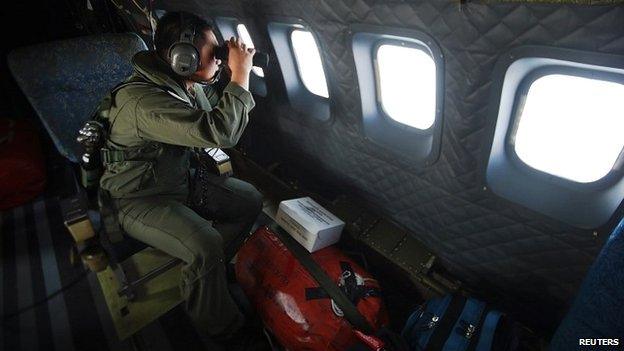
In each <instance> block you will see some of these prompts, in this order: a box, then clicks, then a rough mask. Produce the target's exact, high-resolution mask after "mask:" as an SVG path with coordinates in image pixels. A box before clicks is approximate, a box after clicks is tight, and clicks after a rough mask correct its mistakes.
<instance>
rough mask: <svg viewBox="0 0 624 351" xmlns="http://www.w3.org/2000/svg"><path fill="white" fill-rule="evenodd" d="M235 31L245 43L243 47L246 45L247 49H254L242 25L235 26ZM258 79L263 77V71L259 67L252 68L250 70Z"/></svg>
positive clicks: (247, 32)
mask: <svg viewBox="0 0 624 351" xmlns="http://www.w3.org/2000/svg"><path fill="white" fill-rule="evenodd" d="M236 31H237V32H238V35H239V36H240V38H241V39H242V40H243V42H244V43H245V45H247V46H248V47H249V48H255V46H254V43H253V41H252V40H251V35H249V31H248V30H247V27H245V25H244V24H242V23H239V24H238V25H237V26H236ZM251 70H252V71H253V72H254V73H255V74H256V75H257V76H258V77H264V70H263V69H262V68H260V67H253V68H252V69H251Z"/></svg>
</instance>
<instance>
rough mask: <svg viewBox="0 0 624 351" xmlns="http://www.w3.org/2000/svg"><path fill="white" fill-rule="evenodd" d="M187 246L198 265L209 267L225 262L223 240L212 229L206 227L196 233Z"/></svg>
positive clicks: (187, 242)
mask: <svg viewBox="0 0 624 351" xmlns="http://www.w3.org/2000/svg"><path fill="white" fill-rule="evenodd" d="M185 244H186V246H187V247H188V249H189V250H190V251H191V253H192V255H193V261H195V262H196V263H197V264H200V265H208V264H211V263H214V262H218V261H221V262H222V261H223V257H224V255H223V238H222V237H221V235H220V234H219V233H218V232H217V231H215V230H214V229H212V227H204V228H201V229H200V230H198V231H196V232H195V233H194V235H193V236H192V237H191V238H189V240H187V241H186V243H185ZM191 263H193V262H191Z"/></svg>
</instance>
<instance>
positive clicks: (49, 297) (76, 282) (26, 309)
mask: <svg viewBox="0 0 624 351" xmlns="http://www.w3.org/2000/svg"><path fill="white" fill-rule="evenodd" d="M89 273H91V271H89V270H85V271H83V272H81V273H80V275H78V277H76V278H75V279H74V280H72V281H71V282H70V283H69V284H67V285H65V286H63V287H61V288H60V289H58V290H57V291H55V292H53V293H52V294H50V295H48V296H46V297H44V298H43V299H41V300H39V301H36V302H34V303H32V304H31V305H28V306H25V307H22V308H20V309H18V310H17V311H15V312H11V313H8V314H5V315H2V320H3V322H4V321H5V320H7V319H11V318H15V317H17V316H19V315H21V314H22V313H24V312H26V311H29V310H32V309H33V308H36V307H38V306H39V305H42V304H44V303H45V302H48V301H49V300H50V299H52V298H54V297H56V296H58V295H59V294H61V293H63V292H65V291H67V290H69V289H71V288H72V287H74V286H75V285H76V284H78V283H80V282H81V281H82V280H83V279H84V278H85V277H86V276H87V275H89Z"/></svg>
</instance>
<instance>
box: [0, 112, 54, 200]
mask: <svg viewBox="0 0 624 351" xmlns="http://www.w3.org/2000/svg"><path fill="white" fill-rule="evenodd" d="M0 165H1V166H0V210H6V209H9V208H11V207H15V206H18V205H21V204H23V203H25V202H28V201H30V200H32V199H33V198H34V197H36V196H37V195H39V194H40V193H41V192H42V191H43V188H44V187H45V181H46V173H45V166H44V163H43V157H42V155H41V147H40V145H39V137H38V136H37V131H36V130H35V129H34V128H33V127H32V126H31V125H30V123H28V122H27V121H23V120H11V119H0Z"/></svg>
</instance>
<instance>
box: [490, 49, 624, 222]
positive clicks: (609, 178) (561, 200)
mask: <svg viewBox="0 0 624 351" xmlns="http://www.w3.org/2000/svg"><path fill="white" fill-rule="evenodd" d="M553 73H556V74H570V73H572V75H577V76H578V75H581V76H582V77H586V78H594V79H596V78H598V79H603V78H607V80H609V81H612V80H611V79H609V78H608V77H612V79H615V80H616V81H617V82H620V79H623V81H624V57H623V56H620V55H614V54H605V53H597V52H587V51H580V50H571V49H563V48H556V47H546V46H520V47H517V48H514V49H512V50H510V51H509V52H507V53H505V54H503V55H501V56H500V57H499V60H498V62H497V63H496V64H495V66H494V70H493V73H492V85H491V88H490V89H491V90H490V92H491V97H490V105H489V111H488V124H487V126H486V127H485V132H486V133H487V134H486V135H489V137H486V138H485V139H484V140H485V142H486V143H488V144H487V146H484V147H483V150H484V151H483V157H482V160H483V161H482V162H483V163H484V165H483V167H481V169H482V179H483V189H484V190H487V191H491V192H492V193H493V194H494V195H497V196H499V197H501V198H504V199H506V200H508V201H511V202H514V203H517V204H519V205H522V206H524V207H526V208H528V209H530V210H533V211H535V212H539V213H541V214H543V215H546V216H549V217H551V218H554V219H556V220H559V221H561V222H564V223H567V224H568V225H571V226H573V227H576V228H582V229H597V228H602V227H604V226H609V225H610V224H609V223H611V222H612V221H613V220H614V218H616V217H617V216H618V215H619V214H620V212H621V211H622V209H623V208H624V207H623V205H624V171H623V169H622V168H623V167H624V165H623V163H624V160H623V158H624V157H623V155H624V152H622V151H620V155H619V157H618V159H617V161H616V163H615V164H614V166H613V167H612V169H611V171H610V173H609V174H607V175H605V176H604V177H603V178H601V179H599V180H596V181H594V182H588V183H582V182H577V181H573V180H570V179H566V178H562V177H560V176H556V175H553V174H550V173H547V172H544V171H541V170H538V169H535V168H533V167H532V166H530V165H527V164H526V163H524V162H523V161H522V160H521V159H520V158H519V156H518V155H517V154H516V152H515V150H514V144H513V138H514V136H515V132H516V131H517V124H518V123H519V118H520V116H519V111H520V109H521V108H522V106H523V104H524V102H525V101H526V96H527V92H528V88H529V87H530V84H531V83H532V82H534V81H535V80H536V79H538V78H539V77H541V76H544V75H548V74H553Z"/></svg>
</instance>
